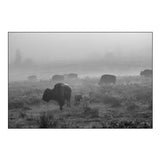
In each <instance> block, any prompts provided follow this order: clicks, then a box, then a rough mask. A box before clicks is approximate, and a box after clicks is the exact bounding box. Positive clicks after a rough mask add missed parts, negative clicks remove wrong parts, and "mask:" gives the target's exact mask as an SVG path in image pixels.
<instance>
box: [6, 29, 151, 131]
mask: <svg viewBox="0 0 160 160" xmlns="http://www.w3.org/2000/svg"><path fill="white" fill-rule="evenodd" d="M152 47H153V46H152V33H151V32H142V33H140V32H137V33H136V32H133V33H132V32H126V33H125V32H119V33H116V32H115V33H112V32H50V33H49V32H46V33H45V32H37V33H36V32H35V33H34V32H30V33H28V32H9V33H8V49H9V57H8V63H9V99H8V116H9V117H8V119H9V121H8V127H9V128H152V74H153V73H152V56H153V55H152V54H153V53H152V52H153V48H152Z"/></svg>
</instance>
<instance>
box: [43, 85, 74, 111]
mask: <svg viewBox="0 0 160 160" xmlns="http://www.w3.org/2000/svg"><path fill="white" fill-rule="evenodd" d="M71 92H72V90H71V88H70V87H69V86H68V85H67V84H64V83H57V84H56V85H55V86H54V88H53V89H49V88H47V89H46V90H45V91H44V93H43V97H42V99H43V100H44V101H46V102H49V101H50V100H55V101H56V102H57V103H58V104H59V106H60V110H62V109H63V105H64V104H65V101H67V106H69V107H70V99H71Z"/></svg>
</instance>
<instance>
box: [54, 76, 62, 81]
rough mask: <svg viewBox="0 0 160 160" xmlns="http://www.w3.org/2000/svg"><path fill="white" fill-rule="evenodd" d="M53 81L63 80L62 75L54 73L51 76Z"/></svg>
mask: <svg viewBox="0 0 160 160" xmlns="http://www.w3.org/2000/svg"><path fill="white" fill-rule="evenodd" d="M52 80H53V81H63V80H64V75H54V76H52Z"/></svg>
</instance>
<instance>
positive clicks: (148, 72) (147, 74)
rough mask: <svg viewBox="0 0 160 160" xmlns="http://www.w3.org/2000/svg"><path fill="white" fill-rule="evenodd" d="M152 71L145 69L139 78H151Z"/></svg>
mask: <svg viewBox="0 0 160 160" xmlns="http://www.w3.org/2000/svg"><path fill="white" fill-rule="evenodd" d="M152 74H153V73H152V70H150V69H145V70H144V71H142V72H141V73H140V75H141V76H144V77H152Z"/></svg>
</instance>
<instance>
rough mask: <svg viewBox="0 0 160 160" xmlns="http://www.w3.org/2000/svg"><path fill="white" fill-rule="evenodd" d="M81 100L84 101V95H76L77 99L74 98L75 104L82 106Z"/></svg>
mask: <svg viewBox="0 0 160 160" xmlns="http://www.w3.org/2000/svg"><path fill="white" fill-rule="evenodd" d="M81 100H82V95H81V94H78V95H75V97H74V104H75V105H78V104H80V102H81Z"/></svg>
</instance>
